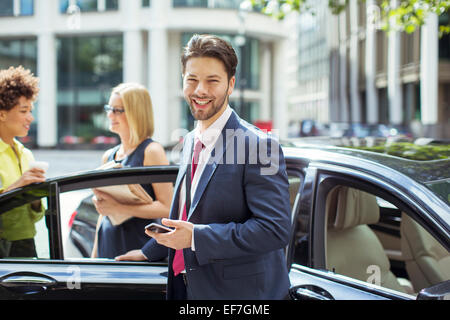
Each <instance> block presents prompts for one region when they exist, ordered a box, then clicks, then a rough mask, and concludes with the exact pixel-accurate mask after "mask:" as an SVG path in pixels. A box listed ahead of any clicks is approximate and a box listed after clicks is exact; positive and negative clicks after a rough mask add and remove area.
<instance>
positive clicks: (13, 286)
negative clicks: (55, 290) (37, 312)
mask: <svg viewBox="0 0 450 320" xmlns="http://www.w3.org/2000/svg"><path fill="white" fill-rule="evenodd" d="M57 284H58V282H57V281H56V280H55V279H53V278H52V277H49V276H47V275H45V274H42V273H36V272H29V271H19V272H13V273H9V274H7V275H5V276H3V277H1V278H0V285H1V286H2V287H4V288H6V289H8V290H9V291H12V292H14V293H19V294H35V293H39V292H43V291H46V290H47V289H49V288H52V287H55V286H56V285H57Z"/></svg>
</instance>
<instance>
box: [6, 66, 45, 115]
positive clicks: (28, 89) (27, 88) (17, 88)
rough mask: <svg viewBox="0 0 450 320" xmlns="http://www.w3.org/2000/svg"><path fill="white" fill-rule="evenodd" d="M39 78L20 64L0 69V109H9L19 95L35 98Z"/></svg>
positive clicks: (16, 101) (17, 99)
mask: <svg viewBox="0 0 450 320" xmlns="http://www.w3.org/2000/svg"><path fill="white" fill-rule="evenodd" d="M38 84H39V79H38V78H36V77H35V76H34V75H33V74H32V73H31V71H30V70H28V69H24V68H23V67H22V66H19V67H17V68H15V67H9V69H7V70H0V110H11V109H12V108H14V106H16V105H17V104H18V103H19V98H20V97H25V98H26V99H28V100H33V101H34V100H35V99H36V97H37V95H38V93H39V87H38Z"/></svg>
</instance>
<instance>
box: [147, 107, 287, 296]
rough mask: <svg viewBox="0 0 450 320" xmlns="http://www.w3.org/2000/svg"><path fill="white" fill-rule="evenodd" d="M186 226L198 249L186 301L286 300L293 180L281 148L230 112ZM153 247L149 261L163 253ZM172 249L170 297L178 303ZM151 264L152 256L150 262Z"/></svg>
mask: <svg viewBox="0 0 450 320" xmlns="http://www.w3.org/2000/svg"><path fill="white" fill-rule="evenodd" d="M193 141H194V134H193V132H190V133H189V134H188V135H187V136H186V138H185V142H184V147H183V155H182V161H181V166H180V170H179V173H178V177H177V180H176V183H175V194H174V197H173V200H172V207H171V212H170V218H171V219H178V217H179V194H180V189H181V188H180V187H181V185H180V184H181V183H182V181H184V176H185V174H186V170H187V166H188V164H189V162H190V158H191V156H192V155H191V150H192V145H193ZM188 221H190V222H192V223H193V224H194V242H195V251H192V250H191V248H186V249H184V250H183V254H184V261H185V265H186V276H187V281H188V286H187V289H188V291H189V292H188V297H190V298H193V299H233V300H234V299H283V298H284V297H286V296H287V294H288V289H289V277H288V272H287V267H286V260H285V254H284V249H285V247H286V245H287V244H288V240H289V235H290V228H291V223H290V204H289V192H288V178H287V174H286V166H285V161H284V157H283V154H282V151H281V148H280V146H279V144H278V142H277V141H276V140H275V139H274V138H272V137H271V136H270V135H267V134H266V133H264V132H262V131H260V130H259V129H257V128H255V127H254V126H252V125H251V124H249V123H247V122H245V121H244V120H242V119H240V118H239V117H238V116H237V114H236V113H235V112H232V114H231V116H230V118H229V119H228V121H227V123H226V125H225V127H224V129H223V131H222V136H221V137H219V140H218V141H217V143H216V145H215V149H214V150H213V152H212V156H211V161H209V162H208V164H207V165H206V167H205V169H204V171H203V173H202V176H201V178H200V180H199V182H198V185H197V189H196V192H195V194H194V198H193V199H192V204H191V208H190V210H189V213H188ZM157 246H158V245H157V244H156V242H154V241H151V242H149V243H148V244H147V245H146V246H144V248H143V252H144V254H145V255H146V256H147V257H151V256H152V251H153V254H154V253H155V252H157V251H158V250H161V248H159V249H158V248H156V247H157ZM174 254H175V250H172V249H170V250H169V279H168V290H167V295H168V299H171V298H172V293H173V287H172V279H173V270H172V267H171V266H172V261H173V257H174ZM150 260H151V258H150Z"/></svg>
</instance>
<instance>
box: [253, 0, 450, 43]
mask: <svg viewBox="0 0 450 320" xmlns="http://www.w3.org/2000/svg"><path fill="white" fill-rule="evenodd" d="M245 1H247V2H250V3H251V4H252V6H253V8H258V9H259V10H260V11H261V12H263V13H265V14H267V15H270V16H273V17H275V18H276V19H284V17H285V16H286V14H288V13H290V12H299V13H303V12H311V11H312V12H313V6H312V5H311V3H314V0H312V1H309V0H245ZM349 1H350V0H328V6H329V8H330V10H331V12H332V13H333V14H339V13H341V12H342V11H343V10H345V8H346V7H347V6H348V4H349ZM357 1H358V2H361V3H363V2H365V0H357ZM377 2H378V3H379V4H380V6H379V8H380V15H381V16H380V19H381V21H380V22H381V24H382V29H384V30H386V31H387V30H389V29H390V28H393V27H395V28H396V29H398V30H400V31H405V32H407V33H412V32H414V31H415V30H416V28H418V27H420V26H422V25H423V24H424V23H425V21H426V18H427V16H428V14H430V13H435V14H437V15H438V16H441V15H448V14H449V10H450V1H437V0H408V1H401V0H399V1H398V6H397V7H396V8H393V7H391V1H390V0H380V1H377ZM392 21H395V25H394V26H392V25H391V24H390V22H392ZM439 28H440V29H439V31H440V34H441V35H442V34H448V33H450V19H449V22H448V24H447V25H441V26H440V27H439Z"/></svg>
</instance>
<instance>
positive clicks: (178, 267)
mask: <svg viewBox="0 0 450 320" xmlns="http://www.w3.org/2000/svg"><path fill="white" fill-rule="evenodd" d="M203 147H204V146H203V143H202V142H201V141H200V140H198V139H196V142H195V146H194V155H193V157H192V170H191V183H192V180H193V179H194V174H195V170H197V165H198V158H199V157H200V151H202V149H203ZM186 196H187V197H190V196H191V195H190V194H189V195H186ZM181 219H182V220H183V221H186V220H187V213H186V201H185V203H184V208H183V214H182V215H181ZM172 268H173V272H174V275H175V276H177V275H178V274H180V272H181V271H183V270H184V269H185V267H184V257H183V250H182V249H180V250H177V251H175V257H174V258H173V263H172Z"/></svg>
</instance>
